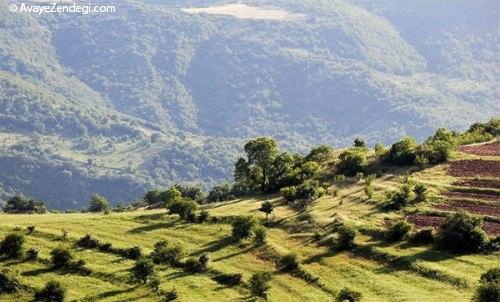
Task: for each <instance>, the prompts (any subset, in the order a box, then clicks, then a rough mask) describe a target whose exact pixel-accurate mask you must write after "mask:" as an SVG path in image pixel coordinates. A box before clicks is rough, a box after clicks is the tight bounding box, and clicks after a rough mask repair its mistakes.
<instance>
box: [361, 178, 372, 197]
mask: <svg viewBox="0 0 500 302" xmlns="http://www.w3.org/2000/svg"><path fill="white" fill-rule="evenodd" d="M374 179H375V176H373V175H368V176H367V177H366V178H365V185H364V187H363V190H364V192H365V195H366V197H367V198H368V199H371V198H372V196H373V180H374Z"/></svg>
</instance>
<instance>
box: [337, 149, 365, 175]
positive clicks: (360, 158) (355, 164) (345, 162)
mask: <svg viewBox="0 0 500 302" xmlns="http://www.w3.org/2000/svg"><path fill="white" fill-rule="evenodd" d="M339 159H340V160H339V162H338V163H337V170H338V171H339V172H340V173H341V174H345V175H348V176H354V175H356V174H357V173H362V172H364V170H365V168H366V166H367V164H368V161H367V159H366V150H364V149H359V148H350V149H348V150H347V151H344V152H342V153H341V154H340V156H339Z"/></svg>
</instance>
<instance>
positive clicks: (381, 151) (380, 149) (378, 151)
mask: <svg viewBox="0 0 500 302" xmlns="http://www.w3.org/2000/svg"><path fill="white" fill-rule="evenodd" d="M374 150H375V155H376V156H377V157H378V158H384V156H385V154H386V153H387V149H386V148H385V147H384V145H383V144H382V143H376V144H375V147H374Z"/></svg>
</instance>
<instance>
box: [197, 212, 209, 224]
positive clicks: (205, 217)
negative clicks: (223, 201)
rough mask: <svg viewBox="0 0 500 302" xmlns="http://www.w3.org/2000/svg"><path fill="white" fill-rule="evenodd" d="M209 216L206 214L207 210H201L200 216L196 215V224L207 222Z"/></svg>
mask: <svg viewBox="0 0 500 302" xmlns="http://www.w3.org/2000/svg"><path fill="white" fill-rule="evenodd" d="M209 216H210V214H209V213H208V211H207V210H201V211H200V214H199V215H198V223H204V222H205V221H207V220H208V217H209Z"/></svg>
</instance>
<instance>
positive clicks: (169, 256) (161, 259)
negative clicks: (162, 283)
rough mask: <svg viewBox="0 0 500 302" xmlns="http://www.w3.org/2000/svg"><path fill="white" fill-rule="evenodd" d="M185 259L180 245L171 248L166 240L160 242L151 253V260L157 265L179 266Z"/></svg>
mask: <svg viewBox="0 0 500 302" xmlns="http://www.w3.org/2000/svg"><path fill="white" fill-rule="evenodd" d="M183 257H184V251H183V250H182V247H180V246H179V245H174V246H169V245H168V243H167V242H166V241H165V240H162V241H158V242H157V243H156V244H155V246H154V248H153V251H152V252H151V259H152V260H153V261H154V263H156V264H170V265H179V263H180V261H181V259H182V258H183Z"/></svg>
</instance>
